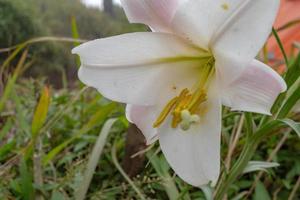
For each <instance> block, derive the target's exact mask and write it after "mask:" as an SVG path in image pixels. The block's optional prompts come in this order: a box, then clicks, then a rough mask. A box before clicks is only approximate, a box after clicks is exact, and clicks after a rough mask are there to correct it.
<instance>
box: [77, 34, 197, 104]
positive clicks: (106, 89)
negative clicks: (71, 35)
mask: <svg viewBox="0 0 300 200" xmlns="http://www.w3.org/2000/svg"><path fill="white" fill-rule="evenodd" d="M198 51H199V50H198V49H196V48H194V47H192V46H190V45H189V44H186V43H185V41H183V40H181V39H180V38H178V37H176V36H174V35H171V34H163V33H132V34H125V35H120V36H115V37H111V38H106V39H99V40H94V41H91V42H88V43H85V44H83V45H81V46H79V47H77V48H75V49H74V50H73V53H77V54H79V55H80V58H81V62H82V67H81V68H80V70H79V78H80V80H81V81H82V82H84V83H85V84H87V85H89V86H92V87H95V88H97V89H98V90H99V91H100V93H102V94H103V95H104V96H105V97H107V98H109V99H112V100H115V101H119V102H124V103H129V104H135V105H153V104H154V103H155V102H156V100H157V99H158V98H159V95H160V94H161V93H162V92H163V93H165V92H166V91H165V90H171V89H172V87H173V85H174V84H175V83H176V82H175V83H174V80H176V79H178V77H180V76H181V74H179V73H178V72H177V69H179V71H180V70H181V71H185V68H188V67H195V66H197V65H195V62H193V61H185V62H171V63H166V62H165V61H161V60H162V59H165V58H175V59H176V58H178V57H195V56H197V55H199V52H198ZM172 71H174V73H173V72H172ZM176 73H177V75H176ZM183 73H184V72H183ZM172 84H173V85H172Z"/></svg>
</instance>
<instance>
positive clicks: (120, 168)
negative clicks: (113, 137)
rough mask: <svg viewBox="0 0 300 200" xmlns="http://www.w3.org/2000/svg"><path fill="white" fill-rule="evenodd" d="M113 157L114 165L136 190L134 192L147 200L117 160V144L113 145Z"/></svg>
mask: <svg viewBox="0 0 300 200" xmlns="http://www.w3.org/2000/svg"><path fill="white" fill-rule="evenodd" d="M111 157H112V161H113V163H114V165H115V166H116V168H117V169H118V171H119V172H120V173H121V174H122V176H123V177H124V178H125V180H126V181H127V182H128V183H129V184H130V185H131V187H132V188H133V189H134V191H135V192H136V193H137V195H138V196H139V199H142V200H146V198H145V197H144V195H143V194H142V192H141V191H140V189H139V188H138V187H137V186H136V185H135V184H134V182H133V181H132V180H131V179H130V178H129V176H128V175H127V174H126V173H125V171H124V170H123V169H122V167H121V165H120V163H119V162H118V159H117V153H116V144H114V145H113V147H112V150H111Z"/></svg>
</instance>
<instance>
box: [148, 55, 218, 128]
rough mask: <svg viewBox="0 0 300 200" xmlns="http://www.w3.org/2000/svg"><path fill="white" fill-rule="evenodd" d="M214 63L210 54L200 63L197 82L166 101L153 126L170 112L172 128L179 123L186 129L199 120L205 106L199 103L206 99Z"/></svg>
mask: <svg viewBox="0 0 300 200" xmlns="http://www.w3.org/2000/svg"><path fill="white" fill-rule="evenodd" d="M214 63H215V59H214V58H213V57H212V56H211V57H209V58H207V59H206V61H205V62H203V63H201V65H200V68H199V69H200V70H199V72H200V73H199V74H200V77H199V82H197V83H196V84H195V87H193V88H191V90H189V89H187V88H185V89H183V90H182V91H181V92H180V94H179V95H178V96H176V97H174V98H173V99H171V100H170V101H169V102H168V103H167V105H166V106H165V107H164V109H163V111H162V112H161V113H160V115H159V116H158V118H157V120H156V121H155V122H154V124H153V127H154V128H157V127H159V126H160V125H161V124H162V123H163V122H164V121H165V119H166V118H167V117H168V115H169V114H170V113H171V114H172V122H171V126H172V128H177V127H178V125H180V128H181V129H182V130H188V129H189V128H190V127H191V125H193V124H195V123H198V122H199V121H200V115H202V114H201V110H203V109H205V106H201V105H202V104H203V103H204V102H205V101H207V89H208V88H209V84H210V83H211V80H212V78H213V76H214V75H215V67H214ZM191 91H192V92H191Z"/></svg>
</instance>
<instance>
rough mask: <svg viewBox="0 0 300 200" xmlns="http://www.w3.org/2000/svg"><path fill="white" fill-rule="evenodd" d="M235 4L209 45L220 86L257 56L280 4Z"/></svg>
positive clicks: (243, 0)
mask: <svg viewBox="0 0 300 200" xmlns="http://www.w3.org/2000/svg"><path fill="white" fill-rule="evenodd" d="M236 2H238V3H239V5H238V6H237V7H236V8H235V10H234V11H233V13H232V14H231V16H230V17H229V18H227V20H225V21H224V22H223V24H222V25H221V26H220V28H219V29H217V31H216V32H215V33H214V35H213V36H212V38H211V41H210V43H211V46H212V50H213V52H214V55H215V58H216V62H217V68H218V70H219V71H220V74H222V80H223V82H231V81H232V80H233V79H234V77H237V76H238V75H240V74H241V73H242V72H243V70H244V69H245V67H247V66H248V65H249V63H251V61H252V60H253V58H254V57H255V56H256V55H257V54H258V52H259V50H260V49H261V48H262V47H263V44H264V43H265V41H266V40H267V38H268V36H269V34H270V32H271V29H272V25H273V23H274V20H275V18H276V14H277V11H278V8H279V4H280V0H272V1H270V0H259V1H253V0H239V1H236ZM228 9H231V5H230V3H228Z"/></svg>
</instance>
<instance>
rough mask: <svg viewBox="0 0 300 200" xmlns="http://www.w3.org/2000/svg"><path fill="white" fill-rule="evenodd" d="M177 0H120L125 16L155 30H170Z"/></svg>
mask: <svg viewBox="0 0 300 200" xmlns="http://www.w3.org/2000/svg"><path fill="white" fill-rule="evenodd" d="M178 2H179V0H121V3H122V6H123V8H124V10H125V13H126V15H127V18H128V20H129V21H130V22H132V23H143V24H146V25H148V26H150V27H151V28H152V29H154V30H155V31H163V32H165V31H167V32H169V31H170V23H171V21H172V18H173V16H174V14H175V11H176V9H177V6H178Z"/></svg>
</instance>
